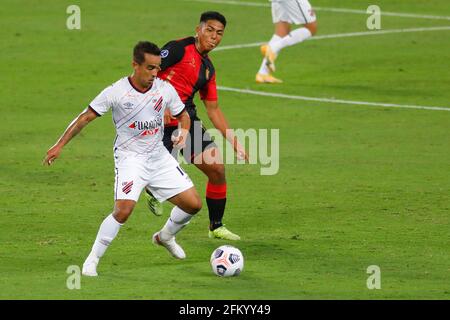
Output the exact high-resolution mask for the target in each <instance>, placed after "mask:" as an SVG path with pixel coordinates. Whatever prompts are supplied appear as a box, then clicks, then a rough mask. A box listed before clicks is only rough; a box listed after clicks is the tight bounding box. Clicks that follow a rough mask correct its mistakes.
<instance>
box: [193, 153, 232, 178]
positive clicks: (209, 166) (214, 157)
mask: <svg viewBox="0 0 450 320" xmlns="http://www.w3.org/2000/svg"><path fill="white" fill-rule="evenodd" d="M194 165H195V166H196V167H197V168H198V169H200V170H201V171H202V172H203V173H204V174H205V175H206V176H208V178H209V179H210V180H211V182H212V183H215V184H220V183H225V166H224V164H223V159H222V155H221V153H220V150H219V148H217V146H215V145H214V146H210V147H209V148H207V149H205V150H204V151H203V152H202V153H201V154H199V155H198V156H197V157H195V158H194Z"/></svg>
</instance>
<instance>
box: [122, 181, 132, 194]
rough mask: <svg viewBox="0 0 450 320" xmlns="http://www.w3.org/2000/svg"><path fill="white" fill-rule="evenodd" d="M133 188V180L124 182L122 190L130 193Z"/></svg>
mask: <svg viewBox="0 0 450 320" xmlns="http://www.w3.org/2000/svg"><path fill="white" fill-rule="evenodd" d="M132 188H133V181H129V182H122V191H123V193H125V194H129V193H130V192H131V189H132Z"/></svg>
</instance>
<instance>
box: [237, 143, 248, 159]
mask: <svg viewBox="0 0 450 320" xmlns="http://www.w3.org/2000/svg"><path fill="white" fill-rule="evenodd" d="M234 151H235V152H236V157H237V159H238V160H245V162H248V154H247V152H245V149H244V148H243V147H242V146H241V144H240V143H239V142H237V141H236V144H235V148H234Z"/></svg>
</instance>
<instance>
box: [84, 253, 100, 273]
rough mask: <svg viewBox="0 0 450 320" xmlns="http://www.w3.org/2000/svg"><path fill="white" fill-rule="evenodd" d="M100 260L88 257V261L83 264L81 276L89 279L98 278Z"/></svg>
mask: <svg viewBox="0 0 450 320" xmlns="http://www.w3.org/2000/svg"><path fill="white" fill-rule="evenodd" d="M98 261H99V259H98V258H91V257H87V259H86V261H85V262H84V263H83V270H82V271H81V274H82V275H83V276H88V277H96V276H98V274H97V265H98Z"/></svg>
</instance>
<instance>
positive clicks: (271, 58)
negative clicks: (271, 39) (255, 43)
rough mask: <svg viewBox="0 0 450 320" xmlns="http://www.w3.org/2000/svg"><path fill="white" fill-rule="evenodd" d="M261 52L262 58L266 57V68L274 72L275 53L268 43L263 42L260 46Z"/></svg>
mask: <svg viewBox="0 0 450 320" xmlns="http://www.w3.org/2000/svg"><path fill="white" fill-rule="evenodd" d="M261 53H262V55H263V56H264V58H266V59H267V63H266V66H267V68H269V69H270V71H272V72H275V60H276V59H277V54H276V53H275V52H273V50H272V49H271V48H270V46H269V45H268V44H263V45H262V46H261Z"/></svg>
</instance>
